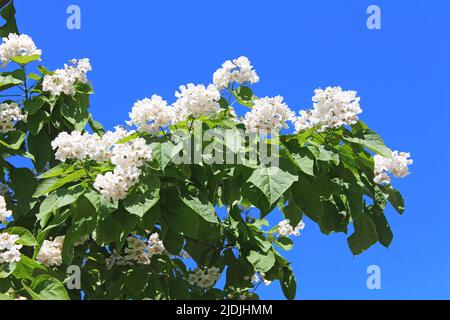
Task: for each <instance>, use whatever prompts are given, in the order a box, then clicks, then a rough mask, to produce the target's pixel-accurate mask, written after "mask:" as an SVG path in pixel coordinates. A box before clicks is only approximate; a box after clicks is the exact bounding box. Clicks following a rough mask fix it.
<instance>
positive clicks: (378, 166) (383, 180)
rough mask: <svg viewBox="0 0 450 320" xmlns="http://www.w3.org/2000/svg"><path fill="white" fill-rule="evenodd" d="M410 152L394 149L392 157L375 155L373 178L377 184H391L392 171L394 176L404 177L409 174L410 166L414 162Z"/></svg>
mask: <svg viewBox="0 0 450 320" xmlns="http://www.w3.org/2000/svg"><path fill="white" fill-rule="evenodd" d="M410 157H411V154H410V153H406V152H398V151H393V152H392V156H391V158H386V157H383V156H380V155H378V154H377V155H375V156H374V162H375V165H374V174H375V178H374V179H373V180H374V182H375V183H377V184H381V185H382V184H390V183H391V177H390V176H389V173H392V175H393V176H394V177H397V178H403V177H406V176H407V175H409V168H408V166H409V165H411V164H413V160H412V159H409V158H410Z"/></svg>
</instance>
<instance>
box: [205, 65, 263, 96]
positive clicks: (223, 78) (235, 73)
mask: <svg viewBox="0 0 450 320" xmlns="http://www.w3.org/2000/svg"><path fill="white" fill-rule="evenodd" d="M258 81H259V77H258V75H257V74H256V71H255V70H253V67H252V65H251V64H250V61H249V60H248V58H247V57H239V58H237V59H234V60H233V61H230V60H227V61H225V62H224V63H223V64H222V67H221V68H219V69H218V70H217V71H216V72H214V75H213V83H214V84H215V85H216V87H217V88H218V89H219V90H221V89H224V88H226V87H228V84H229V83H232V82H237V83H239V84H243V83H256V82H258Z"/></svg>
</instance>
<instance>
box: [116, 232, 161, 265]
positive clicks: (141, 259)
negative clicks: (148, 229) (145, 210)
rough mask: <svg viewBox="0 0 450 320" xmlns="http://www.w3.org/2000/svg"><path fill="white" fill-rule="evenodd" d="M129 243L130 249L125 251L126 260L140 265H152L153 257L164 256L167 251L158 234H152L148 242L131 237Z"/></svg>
mask: <svg viewBox="0 0 450 320" xmlns="http://www.w3.org/2000/svg"><path fill="white" fill-rule="evenodd" d="M127 242H128V247H127V248H125V250H124V252H125V260H127V261H136V262H137V263H139V264H150V262H151V258H152V257H153V255H155V254H162V253H164V251H165V250H166V248H164V245H163V242H162V241H161V240H160V239H159V234H157V233H153V234H151V235H150V237H149V238H148V240H147V239H140V238H137V237H136V236H129V237H128V238H127Z"/></svg>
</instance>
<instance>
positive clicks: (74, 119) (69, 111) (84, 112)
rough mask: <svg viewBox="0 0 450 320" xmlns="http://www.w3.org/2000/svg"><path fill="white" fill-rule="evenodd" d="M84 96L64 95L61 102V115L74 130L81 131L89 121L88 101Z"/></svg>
mask: <svg viewBox="0 0 450 320" xmlns="http://www.w3.org/2000/svg"><path fill="white" fill-rule="evenodd" d="M86 99H87V98H86V96H85V95H81V94H76V95H75V96H73V97H65V99H64V103H62V104H61V115H62V116H63V117H64V118H65V119H66V120H67V121H69V123H71V124H72V125H73V126H74V129H75V130H78V131H82V130H83V129H84V127H86V124H87V123H88V122H89V119H90V115H89V112H88V106H89V102H88V101H86Z"/></svg>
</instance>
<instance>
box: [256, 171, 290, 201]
mask: <svg viewBox="0 0 450 320" xmlns="http://www.w3.org/2000/svg"><path fill="white" fill-rule="evenodd" d="M297 180H298V177H296V176H294V175H292V174H290V173H289V172H286V171H283V170H281V169H280V168H278V167H269V168H267V167H261V168H258V169H256V170H255V171H254V172H253V173H252V175H251V176H250V178H249V179H248V182H250V183H252V184H253V185H255V186H256V187H257V188H258V189H260V190H261V191H262V192H263V193H264V195H265V196H266V197H267V200H268V201H269V204H270V205H272V204H274V203H275V202H276V201H277V200H278V199H279V198H280V197H281V195H282V194H283V193H284V192H286V191H287V190H288V189H289V188H290V186H291V185H292V184H293V183H294V182H295V181H297Z"/></svg>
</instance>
